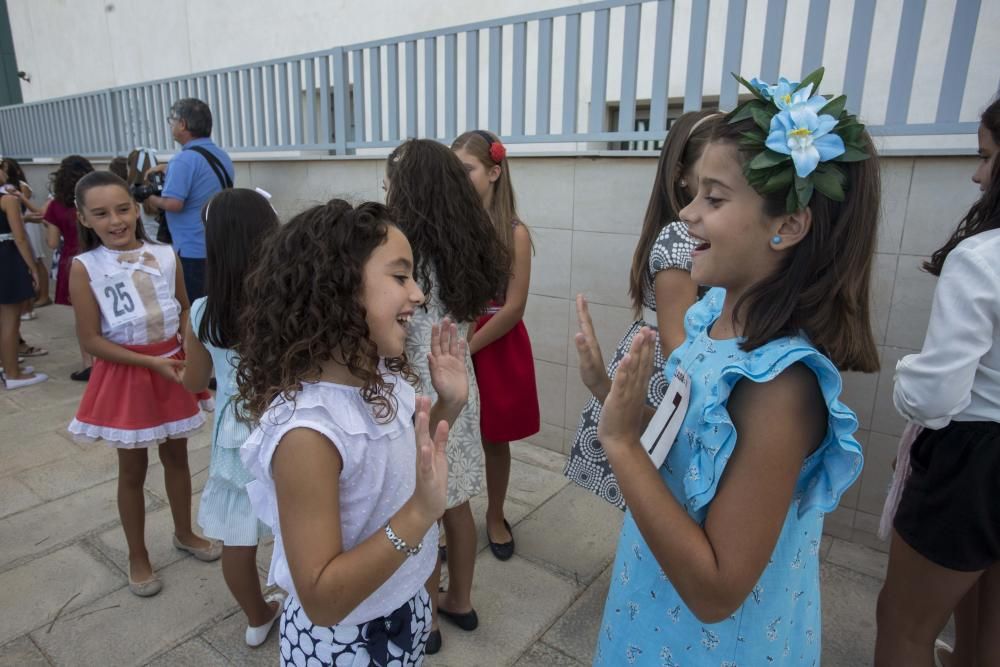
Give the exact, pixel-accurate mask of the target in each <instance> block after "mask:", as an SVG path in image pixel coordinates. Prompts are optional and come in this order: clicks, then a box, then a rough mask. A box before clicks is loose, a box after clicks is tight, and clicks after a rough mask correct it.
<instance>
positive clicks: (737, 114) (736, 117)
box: [729, 100, 764, 123]
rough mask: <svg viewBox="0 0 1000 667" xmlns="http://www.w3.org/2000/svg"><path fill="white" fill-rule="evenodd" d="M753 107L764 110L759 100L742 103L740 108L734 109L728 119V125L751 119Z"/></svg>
mask: <svg viewBox="0 0 1000 667" xmlns="http://www.w3.org/2000/svg"><path fill="white" fill-rule="evenodd" d="M754 107H756V108H758V109H763V108H764V103H763V102H761V101H760V100H750V101H748V102H744V103H743V104H741V105H740V106H738V107H736V111H734V112H733V115H732V117H731V118H730V119H729V122H730V123H738V122H740V121H741V120H746V119H747V118H752V117H753V109H754Z"/></svg>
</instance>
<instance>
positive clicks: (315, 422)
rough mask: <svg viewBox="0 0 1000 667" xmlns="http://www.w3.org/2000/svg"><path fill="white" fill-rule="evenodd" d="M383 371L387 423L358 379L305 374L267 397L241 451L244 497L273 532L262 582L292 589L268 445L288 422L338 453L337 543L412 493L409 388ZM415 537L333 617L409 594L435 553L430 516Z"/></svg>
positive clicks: (347, 543)
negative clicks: (391, 407)
mask: <svg viewBox="0 0 1000 667" xmlns="http://www.w3.org/2000/svg"><path fill="white" fill-rule="evenodd" d="M385 378H386V381H387V382H391V383H394V384H395V389H394V391H393V394H394V396H395V397H396V416H395V418H394V419H393V420H392V421H390V422H389V423H387V424H380V423H378V422H377V421H376V420H375V418H374V416H373V415H372V412H371V406H370V405H369V404H368V403H366V402H365V401H364V399H363V398H362V397H361V389H360V388H359V387H349V386H347V385H342V384H334V383H332V382H308V383H303V384H302V391H299V392H297V393H296V394H295V396H294V398H293V399H292V400H285V399H283V398H281V397H280V396H279V397H278V398H276V399H275V400H274V402H272V403H271V406H270V407H269V408H268V409H267V411H266V412H265V413H264V415H263V416H262V417H261V420H260V423H259V424H258V426H257V428H256V429H254V431H253V433H251V434H250V437H249V438H248V439H247V441H246V443H244V445H243V448H242V449H241V451H240V457H241V458H242V459H243V465H245V466H246V469H247V472H249V473H250V474H251V475H253V476H254V477H255V478H256V479H255V480H254V481H253V482H250V483H249V484H247V493H248V494H249V495H250V504H251V505H253V509H254V513H255V514H256V515H257V518H258V519H260V520H261V521H262V522H264V523H265V524H267V525H268V526H269V527H270V528H271V530H272V531H273V532H274V552H273V553H272V555H271V567H270V570H269V571H268V577H267V581H268V584H277V585H278V586H281V587H282V588H284V589H285V590H286V591H288V593H289V595H291V596H294V597H298V596H297V595H296V592H295V584H294V583H293V582H292V573H291V570H290V569H289V567H288V559H287V558H286V556H285V547H284V541H283V538H282V535H281V523H280V518H279V516H278V498H277V495H276V492H275V486H274V477H273V475H272V474H271V461H272V459H273V458H274V451H275V450H276V449H277V448H278V445H279V443H280V442H281V438H282V437H283V436H284V435H285V434H286V433H288V432H289V431H290V430H292V429H294V428H308V429H311V430H313V431H316V432H318V433H320V434H322V435H323V436H325V437H326V438H327V439H329V440H330V442H331V443H333V446H334V447H336V448H337V452H338V453H339V454H340V458H341V459H342V461H343V469H342V470H341V472H340V478H339V487H340V524H341V537H342V542H343V547H344V551H348V550H350V549H353V548H354V547H355V546H357V545H358V544H359V543H361V542H363V541H365V540H366V539H368V538H369V537H370V536H372V535H374V534H376V533H378V532H381V531H382V530H383V529H384V527H385V523H386V521H388V520H389V519H390V518H391V517H392V515H393V514H395V513H396V512H398V511H399V508H401V507H402V506H403V503H405V502H406V501H407V500H408V499H409V498H410V496H412V495H413V489H414V486H415V484H416V462H417V459H416V455H417V454H416V441H415V435H414V430H413V411H414V407H415V404H416V394H415V392H414V390H413V387H411V386H410V385H409V384H407V382H406V381H405V380H404V379H403V378H401V377H399V376H398V375H394V374H389V373H386V374H385ZM382 539H386V541H387V542H388V539H387V538H382ZM420 544H421V549H420V553H418V554H417V555H416V556H412V557H410V558H407V559H406V560H405V561H403V564H402V565H400V566H399V569H397V570H396V571H395V572H393V573H392V576H390V577H389V579H387V580H386V582H385V583H383V584H382V585H381V586H380V587H379V588H378V589H377V590H376V591H375V592H374V593H372V594H371V595H369V596H368V597H367V598H365V600H364V601H362V602H361V604H360V605H358V606H357V607H356V608H355V609H354V610H353V611H351V613H349V614H348V615H347V616H345V617H344V619H343V620H342V621H341V622H340V623H339V624H338V625H360V624H362V623H365V622H367V621H370V620H372V619H374V618H378V617H380V616H385V615H387V614H391V613H392V612H393V611H395V610H396V609H398V608H399V607H400V606H401V605H402V604H403V603H405V602H406V601H408V600H409V599H410V598H412V597H413V596H414V595H416V594H417V592H419V591H420V590H421V589H422V588H423V586H424V583H425V582H426V581H427V577H429V576H430V574H431V571H432V570H433V569H434V563H435V561H436V559H437V545H438V528H437V524H434V525H433V526H431V529H430V530H429V531H427V534H426V535H424V538H423V540H422V541H421V543H420Z"/></svg>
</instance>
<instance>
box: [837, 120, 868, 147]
mask: <svg viewBox="0 0 1000 667" xmlns="http://www.w3.org/2000/svg"><path fill="white" fill-rule="evenodd" d="M864 129H865V126H864V125H861V124H860V123H853V124H850V125H845V126H844V127H842V128H838V129H835V130H834V131H835V132H836V133H837V134H839V135H840V138H841V139H843V140H844V144H846V145H848V146H850V145H852V144H853V145H857V144H859V143H860V141H861V133H862V132H863V131H864Z"/></svg>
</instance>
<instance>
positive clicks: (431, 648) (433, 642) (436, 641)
mask: <svg viewBox="0 0 1000 667" xmlns="http://www.w3.org/2000/svg"><path fill="white" fill-rule="evenodd" d="M440 650H441V631H440V630H431V634H430V635H429V636H428V637H427V644H425V645H424V655H434V654H435V653H437V652H438V651H440Z"/></svg>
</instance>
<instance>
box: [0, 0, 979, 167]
mask: <svg viewBox="0 0 1000 667" xmlns="http://www.w3.org/2000/svg"><path fill="white" fill-rule="evenodd" d="M716 1H717V2H722V1H723V0H716ZM883 1H886V0H883ZM875 4H876V2H875V0H855V2H854V6H853V14H852V16H851V23H850V31H849V36H848V37H847V40H846V46H847V58H846V65H845V68H844V73H843V90H844V92H846V93H847V94H848V97H849V99H850V100H851V105H852V107H853V108H855V109H857V108H859V106H860V104H861V101H862V99H863V96H864V93H865V90H866V84H869V83H870V82H868V81H866V71H867V69H868V65H869V55H870V52H871V50H872V33H873V23H874V19H875V9H876V7H875ZM896 4H897V5H899V6H900V18H899V23H898V39H897V44H896V49H895V53H894V57H893V64H892V70H891V81H890V82H889V100H890V101H891V104H889V105H888V106H887V108H886V110H885V111H886V113H885V120H884V122H881V123H876V124H874V125H870V126H869V129H870V130H871V132H872V134H876V135H883V136H884V135H932V134H933V135H948V134H971V133H974V132H975V131H976V123H975V122H974V121H970V120H966V121H964V122H963V121H962V120H961V119H960V111H961V104H962V99H963V95H964V93H965V88H966V82H967V80H968V75H969V68H970V62H971V61H972V50H973V41H974V38H975V34H976V28H977V21H978V18H979V14H980V9H981V7H980V0H956V5H955V11H954V15H953V20H952V24H951V30H950V33H949V37H948V48H947V55H946V58H945V66H944V75H943V79H942V83H941V87H940V94H939V97H938V99H937V106H936V109H937V111H936V116H935V120H934V122H930V123H913V122H909V121H908V111H909V107H910V100H911V95H912V91H913V82H914V76H915V68H916V62H917V53H918V50H919V48H920V46H921V43H922V41H921V40H922V39H923V38H924V37H925V35H923V34H922V27H923V24H924V14H925V9H926V0H896ZM837 6H838V7H840V5H839V4H838V5H837ZM710 9H711V5H710V2H709V0H685V1H684V2H682V0H677V1H676V2H675V0H603V1H601V2H591V3H587V4H580V5H575V6H572V7H566V8H561V9H554V10H548V11H540V12H535V13H531V14H525V15H521V16H515V17H510V18H503V19H497V20H491V21H484V22H480V23H474V24H469V25H462V26H456V27H451V28H445V29H441V30H434V31H428V32H422V33H418V34H412V35H406V36H403V37H398V38H394V39H385V40H376V41H371V42H365V43H361V44H354V45H349V46H338V47H335V48H332V49H328V50H325V51H319V52H314V53H309V54H303V55H298V56H293V57H288V58H279V59H273V60H267V61H263V62H257V63H251V64H247V65H240V66H236V67H229V68H224V69H217V70H212V71H207V72H199V73H196V74H191V75H188V76H182V77H174V78H170V79H161V80H158V81H150V82H145V83H141V84H135V85H128V86H120V87H117V88H112V89H107V90H101V91H97V92H91V93H85V94H80V95H72V96H69V97H63V98H59V99H52V100H43V101H39V102H31V103H28V104H21V105H16V106H11V107H6V108H0V150H2V152H3V154H5V155H11V156H16V157H22V158H30V157H43V156H52V157H58V156H62V155H66V154H68V153H80V154H83V155H87V156H95V157H98V156H108V155H115V154H122V153H125V152H127V151H128V150H130V149H131V148H132V147H134V146H150V147H154V148H158V149H161V150H170V149H171V148H172V147H173V142H172V139H171V137H170V130H169V127H168V124H167V122H166V116H167V115H168V112H169V109H170V106H171V104H172V102H173V101H175V100H177V99H180V98H182V97H198V98H201V99H203V100H205V101H206V102H208V104H209V105H210V106H211V108H212V110H213V114H214V117H215V127H214V130H213V138H214V139H215V141H216V142H217V143H218V144H220V145H222V146H224V147H226V148H227V149H228V150H230V151H234V152H240V151H254V152H257V151H287V150H315V151H330V152H334V153H337V154H348V153H352V152H355V151H356V150H358V149H367V148H384V147H389V146H394V145H396V144H397V143H399V142H400V141H401V140H402V139H403V138H405V137H407V136H423V137H432V138H438V139H442V140H448V139H450V138H453V137H454V136H455V135H456V134H458V133H459V132H460V131H461V130H464V129H466V128H468V127H476V126H480V127H487V128H488V129H491V130H493V131H496V132H498V133H502V134H503V136H504V140H505V142H507V143H512V144H516V143H546V144H566V143H571V144H576V143H579V142H588V144H594V143H603V142H609V143H611V142H616V143H620V144H621V145H625V146H641V145H643V144H644V142H652V141H658V140H662V138H663V135H664V132H665V129H666V126H667V119H668V115H669V113H670V112H671V110H672V109H673V110H675V111H674V113H676V111H679V110H680V108H682V109H683V110H685V111H687V110H692V109H699V108H701V106H702V104H703V103H705V104H711V105H713V106H716V105H717V106H719V107H720V108H723V109H729V108H732V107H734V106H735V105H736V103H737V99H738V98H737V95H738V92H739V91H738V86H737V83H736V81H734V80H733V79H732V78H731V77H730V76H729V75H728V73H729V72H734V71H747V72H753V73H759V74H760V76H761V78H763V79H765V80H774V79H776V78H777V76H778V73H779V67H780V65H781V61H782V51H783V48H785V47H786V46H788V45H789V38H786V33H791V34H793V35H802V38H803V39H804V48H803V54H802V66H801V73H800V74H805V73H807V72H809V71H811V70H812V69H814V68H815V67H817V66H818V65H819V64H821V63H822V62H823V60H824V55H825V50H826V47H827V41H828V40H827V32H828V24H829V19H830V11H831V2H830V0H809V5H808V16H807V18H806V20H805V24H804V30H803V31H800V32H797V31H795V30H786V15H787V14H788V13H789V11H790V8H789V6H788V0H766V16H765V21H764V29H763V34H762V45H761V54H762V55H761V61H760V63H759V67H758V63H744V62H743V52H744V42H745V41H746V38H747V30H746V22H747V11H748V0H728V1H727V2H726V20H725V23H724V25H710V21H709V15H710ZM681 10H683V12H682V11H681ZM682 13H684V14H689V15H690V20H689V22H687V23H686V24H684V25H681V24H680V22H679V21H675V17H676V16H677V15H681V14H682ZM644 25H645V27H646V30H645V31H644V30H643V28H644ZM710 30H718V31H719V32H720V33H724V38H723V39H722V42H723V44H724V47H723V53H722V57H721V70H722V71H721V73H720V72H707V71H706V68H707V66H706V62H707V58H706V56H707V48H706V47H707V44H708V42H709V34H710ZM644 33H645V37H644V36H643V35H644ZM682 33H686V34H687V36H688V37H687V40H688V50H687V54H686V61H685V63H684V67H683V86H679V84H678V82H674V86H673V87H674V89H676V90H678V91H682V95H677V94H674V95H673V96H672V97H671V95H670V93H671V80H670V75H671V48H672V45H673V44H674V43H675V42H676V41H677V36H678V35H681V34H682ZM508 39H509V42H508V41H507V40H508ZM505 43H509V44H510V45H511V46H510V50H511V53H509V54H506V53H504V49H505ZM611 44H614V45H615V49H616V51H614V52H612V54H611V55H614V57H615V60H616V61H617V60H620V63H621V65H620V70H618V71H611V70H610V65H609V63H610V62H611V61H612V59H611V58H609V45H611ZM460 48H461V51H462V52H463V54H464V58H460V53H459V52H460ZM484 51H485V53H484ZM619 51H620V53H619ZM529 53H530V56H531V60H532V65H533V67H532V68H531V69H530V70H529V67H528V63H529ZM619 56H620V57H619ZM481 58H482V61H481ZM643 59H646V60H651V61H652V62H651V63H650V62H643ZM421 62H422V67H420V63H421ZM461 68H464V70H465V71H464V80H463V81H460V76H459V70H460V69H461ZM640 72H648V73H647V74H644V75H642V76H641V77H640ZM783 73H784V74H786V75H787V74H789V73H788V72H783ZM720 74H721V81H720V79H719V78H717V77H718V76H719V75H720ZM609 75H612V76H611V77H610V78H609ZM707 76H708V78H709V79H711V82H710V84H709V85H710V86H715V87H716V88H715V89H714V90H706V88H707V87H708V86H707V85H706V77H707ZM558 79H561V83H560V82H559V81H558ZM615 80H617V81H618V85H617V89H615V90H612V91H610V94H609V87H610V88H615V86H614V85H613V84H614V81H615ZM505 81H509V85H508V84H505ZM532 82H533V84H534V85H531V86H529V84H530V83H532ZM586 84H589V85H586ZM872 85H874V84H872ZM484 86H485V87H484ZM640 94H642V97H640ZM716 95H717V98H716ZM481 96H485V100H486V108H485V109H484V110H482V109H480V97H481ZM529 98H531V99H529ZM716 100H717V101H716ZM984 101H985V100H984ZM439 103H440V104H439ZM609 106H615V107H616V108H617V122H616V123H615V126H614V127H610V126H609V122H608V118H609ZM640 112H641V113H640ZM640 115H641V116H643V117H642V118H640ZM647 115H648V117H647ZM421 121H422V122H421Z"/></svg>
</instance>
